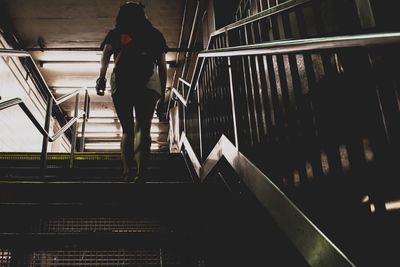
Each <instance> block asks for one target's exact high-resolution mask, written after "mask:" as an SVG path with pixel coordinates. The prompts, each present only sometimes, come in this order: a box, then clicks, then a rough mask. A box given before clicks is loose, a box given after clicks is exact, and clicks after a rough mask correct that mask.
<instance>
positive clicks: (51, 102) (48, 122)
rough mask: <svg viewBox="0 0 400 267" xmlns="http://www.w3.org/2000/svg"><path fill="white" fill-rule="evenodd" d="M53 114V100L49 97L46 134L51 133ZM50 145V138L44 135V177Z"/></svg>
mask: <svg viewBox="0 0 400 267" xmlns="http://www.w3.org/2000/svg"><path fill="white" fill-rule="evenodd" d="M52 113H53V98H52V97H51V96H49V97H48V101H47V109H46V118H45V122H44V130H45V131H46V132H49V129H50V120H51V114H52ZM48 145H49V137H48V136H47V135H43V141H42V154H41V156H40V169H41V171H42V175H44V172H45V170H46V165H47V148H48Z"/></svg>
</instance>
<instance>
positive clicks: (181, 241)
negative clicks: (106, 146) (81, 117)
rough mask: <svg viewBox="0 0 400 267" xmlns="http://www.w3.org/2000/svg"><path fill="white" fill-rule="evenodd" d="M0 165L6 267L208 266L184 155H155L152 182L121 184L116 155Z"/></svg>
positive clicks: (9, 159)
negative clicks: (72, 162) (43, 167)
mask: <svg viewBox="0 0 400 267" xmlns="http://www.w3.org/2000/svg"><path fill="white" fill-rule="evenodd" d="M38 157H39V155H37V154H3V155H2V160H1V161H0V164H1V167H0V172H1V176H0V180H1V181H0V214H1V220H0V266H2V267H3V266H76V265H79V266H203V265H202V264H203V263H202V262H203V261H204V260H203V258H202V256H201V253H200V252H199V251H198V248H197V243H196V242H197V239H198V237H197V236H196V232H195V231H194V230H196V229H197V227H195V225H196V216H195V214H194V213H193V211H194V210H197V209H196V208H195V207H196V205H198V203H197V199H198V194H199V187H198V186H197V185H196V184H194V183H193V182H192V179H191V178H190V177H191V176H190V173H189V172H188V171H187V168H186V166H185V162H184V161H183V158H182V156H181V155H180V154H153V155H151V161H150V162H151V165H150V177H148V179H147V183H146V184H141V185H137V184H130V183H125V182H122V179H121V178H120V177H119V175H120V172H121V168H120V164H121V163H120V159H119V156H118V154H111V153H109V154H100V153H96V154H95V153H81V154H79V153H78V154H77V155H76V168H75V169H71V170H70V169H67V168H66V166H68V161H69V160H68V156H67V155H63V154H51V155H50V156H49V169H48V170H47V172H46V175H45V176H44V177H41V176H40V170H39V169H38V168H37V167H36V166H38V162H39V161H38V160H39V158H38Z"/></svg>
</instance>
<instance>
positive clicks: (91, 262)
mask: <svg viewBox="0 0 400 267" xmlns="http://www.w3.org/2000/svg"><path fill="white" fill-rule="evenodd" d="M0 251H1V250H0ZM4 253H5V257H10V258H11V257H12V252H11V251H7V250H4ZM182 254H183V253H182V251H179V250H178V251H177V250H171V249H163V248H159V249H117V250H93V249H91V250H76V249H64V250H54V249H51V250H38V251H31V252H27V253H26V254H25V257H24V259H23V262H21V265H23V266H146V267H159V266H164V267H165V266H167V267H173V266H177V267H178V266H199V267H201V266H204V265H203V263H202V262H203V259H202V258H201V257H194V258H191V259H188V257H186V256H183V255H182ZM0 263H1V259H0ZM2 266H3V265H2ZM5 266H6V265H5Z"/></svg>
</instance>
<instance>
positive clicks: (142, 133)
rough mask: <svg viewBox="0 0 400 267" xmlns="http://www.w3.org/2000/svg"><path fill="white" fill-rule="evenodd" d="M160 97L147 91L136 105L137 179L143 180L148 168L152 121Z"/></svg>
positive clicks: (135, 145)
mask: <svg viewBox="0 0 400 267" xmlns="http://www.w3.org/2000/svg"><path fill="white" fill-rule="evenodd" d="M158 98H159V95H157V94H156V93H155V92H153V91H152V90H145V91H144V93H143V96H142V97H141V100H142V101H138V103H137V104H136V105H135V115H136V123H135V137H134V140H135V144H134V157H135V160H136V165H137V171H138V172H137V177H138V178H143V172H144V171H145V170H146V167H147V160H148V157H149V154H150V146H151V137H150V129H151V121H152V119H153V115H154V109H155V105H156V103H157V100H158Z"/></svg>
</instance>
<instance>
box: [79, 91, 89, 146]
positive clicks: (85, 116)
mask: <svg viewBox="0 0 400 267" xmlns="http://www.w3.org/2000/svg"><path fill="white" fill-rule="evenodd" d="M83 110H84V111H85V114H84V115H83V121H82V131H81V145H80V148H81V149H80V151H81V152H83V151H84V150H85V131H86V121H87V119H88V114H89V112H88V111H89V93H88V90H87V89H86V90H85V106H84V109H83Z"/></svg>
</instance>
